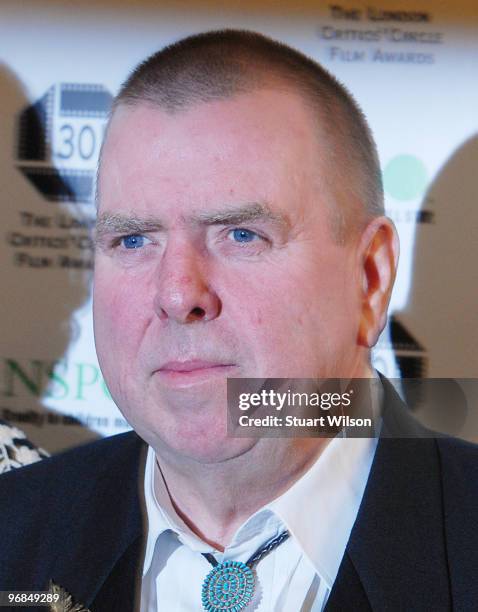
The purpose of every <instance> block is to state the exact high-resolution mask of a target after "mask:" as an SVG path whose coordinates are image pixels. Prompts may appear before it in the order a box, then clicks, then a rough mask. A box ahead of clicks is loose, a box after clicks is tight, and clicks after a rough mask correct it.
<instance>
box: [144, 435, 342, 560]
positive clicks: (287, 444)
mask: <svg viewBox="0 0 478 612" xmlns="http://www.w3.org/2000/svg"><path fill="white" fill-rule="evenodd" d="M329 441H330V440H329V439H328V438H299V439H297V438H286V439H283V438H263V439H259V440H258V441H257V443H256V444H255V445H254V446H253V447H252V448H250V449H249V450H248V451H246V452H244V453H243V454H241V455H239V456H237V457H234V458H231V459H228V460H226V461H221V462H218V463H209V464H204V463H198V462H195V461H183V462H181V464H179V465H178V464H177V463H175V462H173V461H171V458H170V457H168V455H167V454H166V453H158V452H157V453H156V456H157V458H158V464H159V466H160V468H161V473H159V470H156V480H155V486H156V487H158V486H161V482H160V479H161V478H164V482H165V483H166V486H167V489H168V493H169V495H170V498H171V501H172V504H173V506H174V508H175V510H176V512H177V513H178V515H179V516H180V517H181V519H182V520H183V521H184V522H185V523H186V524H187V525H188V527H189V528H190V529H191V530H192V531H193V532H194V533H195V534H196V535H197V536H199V537H200V538H201V539H202V540H204V541H205V542H207V543H208V544H211V545H212V546H214V547H215V548H216V549H218V550H224V548H225V547H226V546H227V544H228V543H229V542H230V540H231V539H232V536H233V535H234V533H235V532H236V531H237V529H238V528H239V526H240V525H241V524H242V523H244V521H246V520H247V519H248V518H249V517H250V516H251V515H252V514H254V512H256V511H257V510H259V509H260V508H261V507H262V506H264V505H265V504H267V503H269V502H271V501H272V500H273V499H275V498H277V497H279V496H280V495H281V494H282V493H284V492H285V491H286V490H287V489H289V488H290V487H291V486H292V484H294V482H295V481H296V480H298V479H299V478H300V477H301V476H302V474H304V473H305V472H306V471H307V470H308V468H309V467H310V466H311V465H312V464H313V463H314V461H315V460H316V459H317V458H318V457H319V455H320V454H321V452H322V451H323V450H324V448H325V447H326V445H327V444H328V442H329Z"/></svg>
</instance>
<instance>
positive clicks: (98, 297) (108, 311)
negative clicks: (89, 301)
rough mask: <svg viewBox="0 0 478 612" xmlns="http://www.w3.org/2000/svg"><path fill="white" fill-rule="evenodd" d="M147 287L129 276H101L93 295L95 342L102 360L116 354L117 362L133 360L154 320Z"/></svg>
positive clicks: (107, 274) (106, 274)
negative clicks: (132, 356) (111, 353)
mask: <svg viewBox="0 0 478 612" xmlns="http://www.w3.org/2000/svg"><path fill="white" fill-rule="evenodd" d="M150 303H151V299H150V298H148V295H147V292H146V290H145V286H144V284H142V283H140V282H131V279H129V278H127V275H125V274H121V275H120V274H110V273H105V274H102V273H101V272H97V273H96V274H95V284H94V291H93V311H94V321H95V338H96V344H97V350H98V353H99V354H100V356H102V355H103V354H104V353H105V349H106V350H108V351H113V350H114V351H115V359H116V360H118V359H121V358H122V357H123V356H124V359H130V354H129V352H130V351H131V350H134V349H135V347H137V343H138V342H139V339H140V338H141V335H142V331H143V329H144V327H145V325H146V324H147V320H148V317H149V316H150V312H151V307H149V308H148V304H150Z"/></svg>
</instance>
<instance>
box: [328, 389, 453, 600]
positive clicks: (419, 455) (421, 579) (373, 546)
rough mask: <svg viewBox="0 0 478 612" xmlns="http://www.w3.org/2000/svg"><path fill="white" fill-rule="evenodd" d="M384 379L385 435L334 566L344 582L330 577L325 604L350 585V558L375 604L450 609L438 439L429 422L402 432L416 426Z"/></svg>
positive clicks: (357, 588)
mask: <svg viewBox="0 0 478 612" xmlns="http://www.w3.org/2000/svg"><path fill="white" fill-rule="evenodd" d="M382 382H383V385H384V391H385V395H384V423H383V437H381V439H380V440H379V443H378V445H377V451H376V453H375V458H374V461H373V464H372V468H371V471H370V476H369V479H368V482H367V486H366V488H365V492H364V497H363V500H362V503H361V505H360V509H359V512H358V515H357V519H356V521H355V524H354V527H353V529H352V533H351V536H350V539H349V542H348V544H347V549H346V554H345V556H344V559H343V561H342V564H341V567H340V569H339V574H338V578H337V580H336V582H338V581H339V580H340V581H341V584H338V585H337V587H335V585H334V588H333V589H332V592H331V596H330V598H329V603H330V605H331V608H330V609H331V610H332V609H334V607H333V606H334V605H335V601H334V597H335V596H336V594H337V593H339V592H341V591H342V590H343V589H344V588H345V590H347V584H346V583H344V582H343V581H344V580H345V579H346V577H347V576H350V575H351V573H352V572H351V568H350V567H349V564H350V563H351V564H352V565H353V568H354V569H355V572H356V575H357V577H358V578H359V580H360V582H361V585H362V587H363V591H364V593H365V594H366V597H367V598H368V600H369V602H370V605H371V607H372V609H373V610H387V609H393V610H448V609H450V608H451V602H450V594H449V585H448V581H447V580H444V578H443V577H444V576H445V577H446V576H447V575H448V568H447V560H446V549H445V542H444V534H443V509H442V493H441V480H440V467H439V460H438V453H437V447H436V442H435V440H434V439H432V438H430V433H429V432H426V430H423V435H428V438H413V437H406V436H410V435H413V431H412V430H416V431H415V433H418V430H417V427H418V428H420V426H419V425H417V424H416V423H415V422H414V421H413V419H412V418H411V417H410V416H409V415H408V410H407V408H406V407H405V405H404V404H403V403H402V401H401V400H400V398H399V397H398V395H397V394H396V392H395V391H394V390H393V388H392V386H391V385H390V383H388V382H387V381H386V380H383V381H382ZM411 432H412V433H411ZM394 436H399V437H394ZM400 436H402V437H400ZM353 584H355V589H354V590H353V592H350V601H349V605H350V606H353V603H354V600H353V597H354V594H355V593H359V591H360V589H359V587H358V585H357V584H356V582H355V583H353ZM334 591H336V594H334ZM335 609H338V608H337V607H335ZM342 609H343V608H342ZM354 609H355V608H354ZM359 609H362V608H359ZM327 610H329V607H327Z"/></svg>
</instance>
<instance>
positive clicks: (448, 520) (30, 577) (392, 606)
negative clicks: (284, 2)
mask: <svg viewBox="0 0 478 612" xmlns="http://www.w3.org/2000/svg"><path fill="white" fill-rule="evenodd" d="M384 388H385V396H384V403H385V405H386V410H385V414H384V426H383V433H384V434H385V436H386V435H387V434H388V435H391V434H392V433H393V434H394V435H395V436H396V437H397V436H401V435H403V436H406V437H405V438H402V439H400V438H398V439H397V438H396V437H395V438H393V439H392V438H387V437H383V438H381V439H380V441H379V443H378V446H377V451H376V454H375V458H374V461H373V464H372V469H371V472H370V477H369V480H368V483H367V486H366V489H365V493H364V497H363V500H362V503H361V506H360V509H359V513H358V516H357V520H356V522H355V525H354V527H353V529H352V533H351V536H350V540H349V542H348V545H347V549H346V551H345V554H344V557H343V560H342V563H341V566H340V568H339V573H338V576H337V579H336V581H335V584H334V586H333V589H332V592H331V594H330V597H329V601H328V603H327V606H326V611H327V612H336V611H349V610H350V611H354V612H355V611H357V612H362V611H363V612H365V611H370V610H374V611H380V612H382V611H384V610H391V611H397V612H398V611H403V612H415V611H417V612H422V611H426V612H429V611H430V612H441V611H445V610H451V609H453V610H458V611H466V610H470V611H471V610H478V578H477V573H478V485H477V483H478V448H477V447H476V446H475V445H472V444H468V443H466V442H463V441H459V440H456V439H451V438H427V439H415V438H410V437H409V436H410V432H411V431H415V432H416V433H417V434H421V433H422V430H421V428H420V427H419V426H418V425H417V424H416V423H415V422H414V421H413V420H412V419H411V418H410V417H409V416H408V413H407V409H406V408H405V407H404V406H403V404H402V402H401V400H400V399H399V398H398V396H397V395H396V393H395V392H394V390H393V388H392V387H391V385H390V384H389V383H388V382H387V381H384ZM145 450H146V446H145V444H144V442H142V441H141V440H140V438H139V437H138V436H137V435H136V434H135V433H133V432H131V433H127V434H122V435H118V436H113V437H111V438H106V439H104V440H100V441H98V442H94V443H93V444H88V445H86V446H83V447H80V448H76V449H73V450H71V451H68V452H66V453H64V454H62V455H57V456H55V457H52V458H50V459H45V460H43V461H41V462H40V463H37V464H34V465H32V466H27V467H24V468H21V469H19V470H16V471H14V472H11V473H8V474H5V475H3V476H2V477H1V478H0V504H1V507H0V590H10V589H11V590H46V588H47V585H48V582H49V580H50V579H53V580H54V582H55V583H57V584H59V585H61V586H62V587H64V588H65V589H66V590H67V591H68V592H69V593H71V594H72V595H73V597H74V599H75V600H76V601H79V602H81V603H83V605H85V606H87V607H89V608H90V609H91V610H92V611H97V612H110V611H111V612H123V611H124V612H132V611H133V610H135V609H137V608H136V606H137V605H138V600H139V587H140V576H141V568H142V557H143V553H144V548H143V547H144V538H143V531H144V529H143V524H144V521H143V517H142V510H141V508H142V507H143V506H142V499H141V496H142V493H141V492H142V482H143V474H142V470H143V465H144V454H145ZM15 609H16V608H15ZM41 609H42V610H45V608H41ZM198 610H200V597H199V594H198ZM165 612H167V611H165ZM291 612H296V611H291Z"/></svg>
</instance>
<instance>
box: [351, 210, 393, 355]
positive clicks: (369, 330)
mask: <svg viewBox="0 0 478 612" xmlns="http://www.w3.org/2000/svg"><path fill="white" fill-rule="evenodd" d="M358 253H359V256H360V258H361V259H360V273H361V276H362V284H361V285H362V286H361V292H362V295H361V297H362V310H361V317H360V325H359V333H358V343H359V345H361V346H364V347H367V348H372V346H374V345H375V343H376V342H377V340H378V337H379V335H380V333H381V332H382V330H383V328H384V327H385V324H386V322H387V309H388V304H389V302H390V296H391V294H392V288H393V283H394V282H395V275H396V271H397V264H398V254H399V241H398V234H397V230H396V229H395V226H394V224H393V223H392V221H391V220H390V219H388V218H387V217H377V218H375V219H372V221H370V223H369V224H368V225H367V227H366V228H365V230H364V232H363V234H362V237H361V239H360V246H359V250H358Z"/></svg>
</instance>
